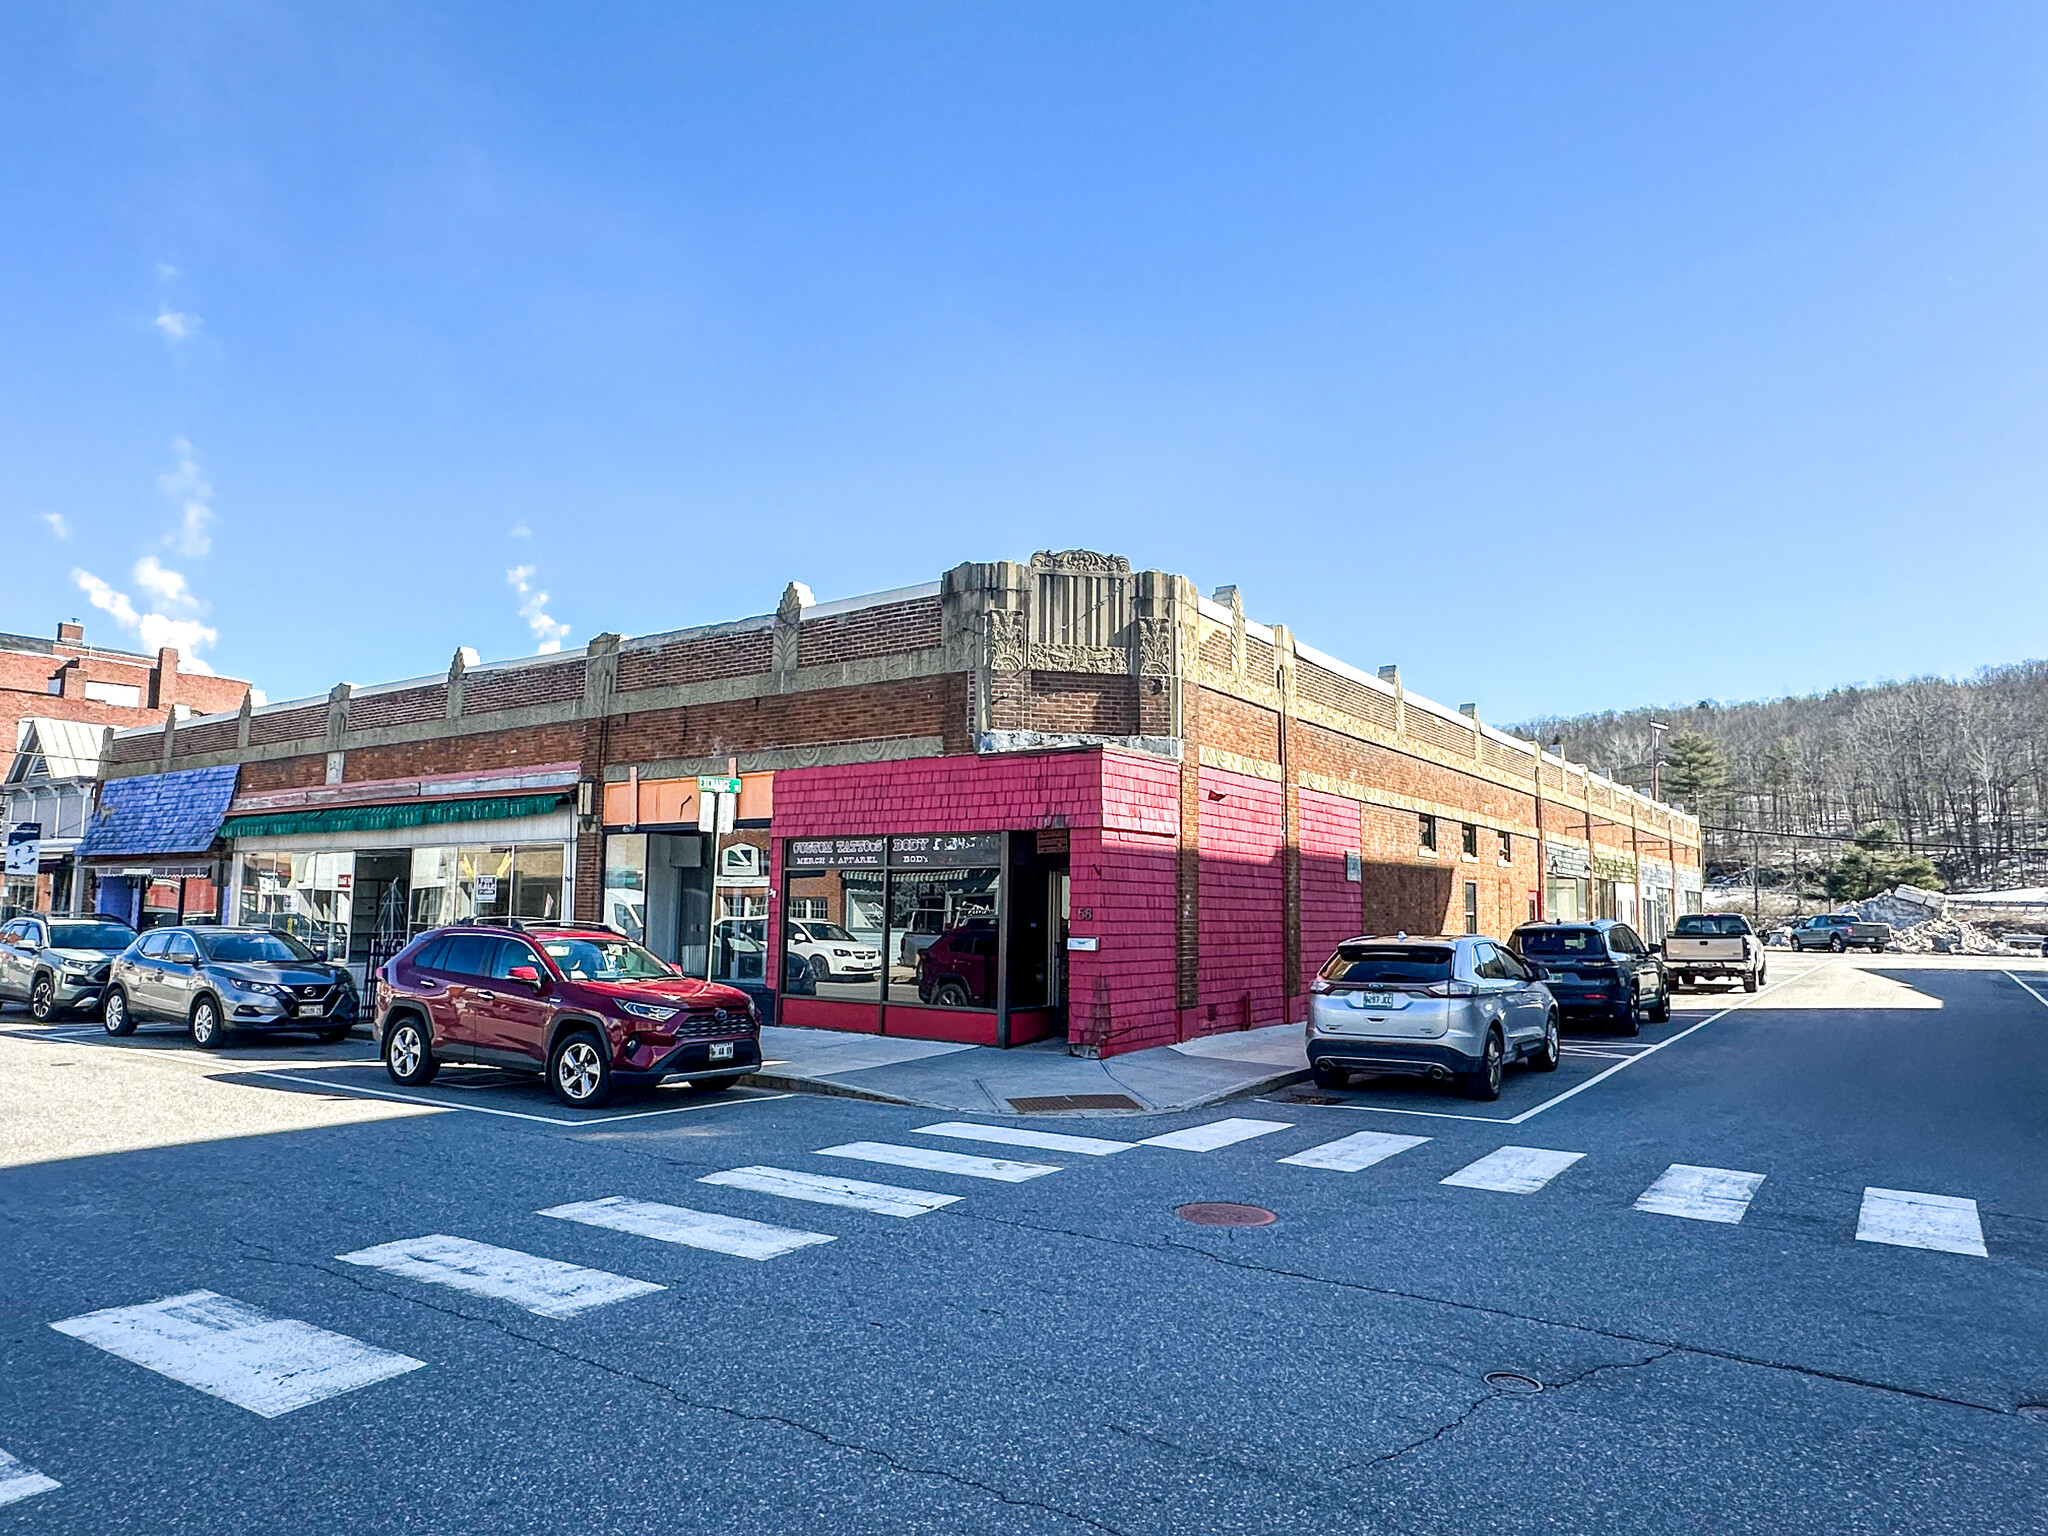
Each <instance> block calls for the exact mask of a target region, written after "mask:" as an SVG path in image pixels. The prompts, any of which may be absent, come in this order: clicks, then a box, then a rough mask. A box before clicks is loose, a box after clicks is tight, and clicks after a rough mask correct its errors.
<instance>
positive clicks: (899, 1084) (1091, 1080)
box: [752, 1024, 1308, 1115]
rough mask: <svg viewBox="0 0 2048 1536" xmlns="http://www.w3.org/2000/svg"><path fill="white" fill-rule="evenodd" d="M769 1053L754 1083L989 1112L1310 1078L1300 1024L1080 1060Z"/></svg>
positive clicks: (800, 1036) (1148, 1101)
mask: <svg viewBox="0 0 2048 1536" xmlns="http://www.w3.org/2000/svg"><path fill="white" fill-rule="evenodd" d="M761 1054H762V1058H763V1060H762V1067H761V1070H760V1072H759V1073H757V1074H755V1076H754V1077H753V1079H752V1081H754V1082H757V1083H760V1084H762V1085H763V1086H764V1087H774V1088H787V1089H792V1090H794V1091H796V1092H799V1093H827V1094H839V1095H844V1096H846V1097H850V1098H863V1099H877V1100H881V1101H883V1102H885V1103H894V1104H916V1105H921V1106H923V1107H925V1108H927V1109H951V1110H959V1111H963V1112H965V1113H968V1114H979V1115H1015V1114H1082V1115H1085V1114H1133V1113H1160V1112H1163V1111H1166V1110H1174V1109H1195V1108H1198V1107H1200V1106H1201V1105H1204V1104H1213V1103H1215V1102H1217V1101H1218V1100H1220V1099H1228V1098H1234V1097H1236V1096H1238V1095H1240V1094H1248V1093H1258V1092H1263V1091H1265V1090H1266V1089H1269V1088H1277V1087H1280V1086H1282V1085H1284V1084H1287V1083H1292V1082H1298V1081H1300V1080H1301V1079H1303V1078H1305V1077H1307V1076H1308V1058H1307V1056H1306V1055H1305V1054H1304V1052H1303V1049H1302V1031H1301V1026H1300V1025H1299V1024H1275V1025H1272V1026H1270V1027H1269V1028H1265V1029H1252V1030H1244V1031H1233V1032H1231V1033H1228V1034H1221V1035H1205V1036H1203V1037H1202V1038H1201V1039H1199V1040H1190V1041H1187V1042H1185V1043H1184V1044H1181V1045H1163V1046H1158V1047H1155V1048H1154V1049H1152V1050H1149V1051H1132V1052H1130V1053H1128V1054H1126V1055H1122V1056H1112V1057H1111V1058H1110V1059H1109V1060H1107V1061H1092V1060H1089V1059H1087V1058H1085V1057H1080V1056H1069V1055H1068V1054H1067V1047H1066V1042H1065V1041H1063V1040H1055V1041H1047V1042H1044V1043H1042V1044H1039V1045H1026V1046H1018V1047H1016V1048H1015V1049H1012V1050H1007V1051H998V1050H994V1049H992V1048H990V1047H988V1046H982V1045H949V1044H947V1043H945V1042H943V1041H938V1040H909V1039H903V1038H899V1037H897V1036H894V1035H863V1034H850V1033H846V1032H843V1031H840V1030H832V1029H790V1028H781V1027H770V1028H766V1029H763V1030H762V1031H761ZM1020 1101H1022V1102H1021V1103H1020ZM1034 1101H1036V1102H1034Z"/></svg>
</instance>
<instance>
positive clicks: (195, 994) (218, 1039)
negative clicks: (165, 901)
mask: <svg viewBox="0 0 2048 1536" xmlns="http://www.w3.org/2000/svg"><path fill="white" fill-rule="evenodd" d="M356 1012H357V1001H356V985H355V982H354V980H353V979H352V978H351V977H350V976H349V973H348V972H347V970H345V969H344V968H343V967H341V966H338V965H330V964H329V963H328V962H327V961H325V960H320V959H316V958H315V957H314V955H313V952H312V951H311V950H310V949H308V948H306V946H305V945H303V944H301V943H300V942H299V941H298V940H297V939H295V938H293V937H292V936H291V935H290V934H288V933H274V932H272V931H271V930H270V929H268V928H152V929H151V930H150V931H149V932H148V933H145V934H144V935H143V936H142V937H141V938H139V939H137V940H136V941H135V942H134V943H133V944H131V945H129V946H128V947H127V948H126V949H125V950H123V951H122V952H121V954H120V956H119V957H118V958H117V959H116V960H115V961H114V971H113V975H112V976H111V977H110V978H109V979H108V982H107V1001H106V1005H105V1007H104V1008H103V1010H102V1012H101V1015H100V1017H101V1019H102V1021H103V1022H104V1023H105V1025H106V1030H107V1033H108V1034H110V1035H132V1034H134V1033H135V1026H136V1025H137V1024H139V1023H141V1022H142V1021H143V1020H145V1019H165V1020H169V1021H172V1022H174V1023H178V1024H182V1025H184V1026H185V1028H186V1029H188V1030H190V1031H191V1033H192V1043H193V1044H194V1045H196V1046H198V1047H199V1048H200V1049H201V1050H212V1049H214V1048H215V1047H216V1046H218V1045H220V1044H221V1043H222V1041H223V1040H225V1039H226V1038H227V1033H228V1031H229V1030H231V1029H260V1030H264V1031H266V1032H268V1031H273V1030H286V1029H299V1030H311V1031H312V1032H313V1033H314V1034H316V1035H318V1036H319V1037H320V1039H321V1040H322V1041H325V1042H328V1043H332V1042H334V1041H336V1040H339V1039H341V1038H342V1037H343V1036H345V1035H346V1034H347V1033H348V1032H349V1031H350V1030H351V1029H353V1028H355V1024H356Z"/></svg>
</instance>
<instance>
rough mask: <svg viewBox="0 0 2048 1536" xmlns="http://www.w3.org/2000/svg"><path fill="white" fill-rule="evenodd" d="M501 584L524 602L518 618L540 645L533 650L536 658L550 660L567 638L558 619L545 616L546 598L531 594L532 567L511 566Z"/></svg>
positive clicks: (536, 593) (565, 630)
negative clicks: (540, 657) (543, 657)
mask: <svg viewBox="0 0 2048 1536" xmlns="http://www.w3.org/2000/svg"><path fill="white" fill-rule="evenodd" d="M505 580H506V581H507V582H508V583H510V584H511V587H512V590H513V591H514V592H517V593H518V594H519V595H520V596H521V597H524V598H525V599H526V601H525V602H523V603H521V604H520V605H519V617H521V618H522V619H524V620H526V627H527V628H528V629H530V630H532V631H533V638H534V639H535V640H537V641H539V642H540V643H539V644H538V645H536V646H535V647H534V652H535V654H536V655H540V656H552V655H554V654H555V652H557V651H559V650H560V649H561V648H562V642H563V641H564V640H566V639H567V638H568V637H569V626H568V625H567V624H564V623H562V622H561V620H559V619H555V618H550V617H549V616H548V594H547V593H545V592H535V591H534V590H533V567H532V566H530V565H515V566H513V567H512V569H511V570H509V571H507V572H506V573H505Z"/></svg>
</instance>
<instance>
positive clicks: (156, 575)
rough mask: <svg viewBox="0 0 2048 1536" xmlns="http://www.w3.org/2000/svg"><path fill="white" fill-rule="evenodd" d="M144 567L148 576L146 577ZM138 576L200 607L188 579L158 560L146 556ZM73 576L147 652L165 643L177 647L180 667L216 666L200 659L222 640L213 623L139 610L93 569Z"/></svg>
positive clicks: (206, 668) (89, 598)
mask: <svg viewBox="0 0 2048 1536" xmlns="http://www.w3.org/2000/svg"><path fill="white" fill-rule="evenodd" d="M145 570H146V571H147V573H148V574H147V578H146V579H145ZM135 575H136V577H137V579H138V581H139V582H141V583H142V584H143V585H145V586H147V587H149V589H150V590H152V591H154V592H156V593H157V595H158V596H159V597H167V596H168V595H169V594H170V593H173V592H175V593H177V594H178V596H177V598H176V599H175V601H176V602H177V603H179V604H182V605H184V606H187V607H197V606H198V605H197V603H196V602H194V600H193V598H192V596H191V594H190V592H189V591H188V590H187V589H186V587H185V578H184V577H182V576H180V575H179V574H178V573H177V572H176V571H167V570H164V569H163V567H161V566H159V565H158V564H157V563H156V561H155V560H154V559H153V558H151V557H149V556H147V555H145V556H144V557H143V558H142V559H141V560H139V561H137V562H136V566H135ZM71 579H72V581H73V582H75V583H77V586H78V590H79V591H81V592H83V593H84V594H85V595H86V599H87V601H89V602H90V603H91V604H92V605H93V607H95V608H97V609H99V610H100V611H101V612H102V613H105V614H107V615H109V616H110V617H112V619H113V621H114V622H115V623H116V624H118V625H120V626H121V627H122V628H123V629H125V630H128V631H129V632H131V633H132V634H134V635H135V637H136V638H137V639H138V640H140V641H141V642H142V648H143V649H144V650H148V651H154V650H160V649H162V648H163V647H164V646H175V647H176V648H177V651H178V656H179V663H178V670H179V671H181V672H196V673H201V674H211V673H212V671H213V668H212V667H210V666H208V665H207V664H206V663H205V662H204V661H201V660H200V659H199V654H198V653H199V652H200V651H201V650H203V649H208V648H210V647H212V646H213V645H214V644H216V643H217V642H218V641H219V639H220V634H219V632H218V631H217V630H215V629H214V628H213V627H212V626H211V625H208V624H202V623H201V622H200V621H199V620H198V619H195V618H172V617H171V616H170V615H168V614H163V613H139V612H137V611H136V607H135V603H134V600H133V599H131V598H130V597H129V596H128V594H127V593H126V592H117V591H116V590H114V588H113V587H112V586H110V585H108V584H107V583H106V582H104V581H102V580H100V578H99V577H97V576H95V575H93V573H92V572H91V571H88V570H83V569H74V570H73V571H72V573H71Z"/></svg>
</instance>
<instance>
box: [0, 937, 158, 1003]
mask: <svg viewBox="0 0 2048 1536" xmlns="http://www.w3.org/2000/svg"><path fill="white" fill-rule="evenodd" d="M134 942H135V930H134V929H133V928H130V927H129V926H128V925H127V924H126V923H124V922H122V921H121V920H120V919H119V918H117V917H49V916H45V915H42V914H40V913H39V914H37V915H35V916H33V917H19V918H16V919H15V920H14V921H13V922H11V923H9V924H8V925H7V926H6V927H4V928H0V1002H9V1003H27V1004H28V1011H29V1012H30V1013H31V1014H32V1015H34V1017H35V1021H36V1022H37V1023H38V1024H47V1023H49V1022H50V1020H52V1019H54V1018H56V1017H57V1016H58V1015H59V1014H65V1013H77V1012H83V1011H86V1010H89V1009H91V1008H93V1007H95V1006H97V1005H98V1003H99V1000H100V989H101V988H103V987H104V986H105V985H106V983H107V967H108V966H109V965H110V964H111V963H112V962H113V958H114V956H116V955H118V954H119V953H120V952H121V951H122V950H124V949H126V948H127V947H128V946H129V945H130V944H133V943H134Z"/></svg>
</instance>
